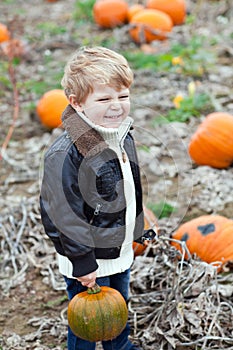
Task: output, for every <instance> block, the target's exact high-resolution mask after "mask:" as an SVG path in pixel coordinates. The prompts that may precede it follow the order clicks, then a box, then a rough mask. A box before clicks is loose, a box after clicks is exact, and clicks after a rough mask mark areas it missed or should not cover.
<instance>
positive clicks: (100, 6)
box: [93, 0, 128, 28]
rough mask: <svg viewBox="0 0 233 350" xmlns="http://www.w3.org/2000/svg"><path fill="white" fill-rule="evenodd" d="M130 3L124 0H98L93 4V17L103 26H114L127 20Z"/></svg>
mask: <svg viewBox="0 0 233 350" xmlns="http://www.w3.org/2000/svg"><path fill="white" fill-rule="evenodd" d="M127 16H128V4H127V2H126V1H124V0H97V1H96V2H95V4H94V6H93V17H94V21H95V23H96V24H98V25H99V26H100V27H102V28H114V27H116V26H120V25H122V24H124V23H125V22H126V21H127Z"/></svg>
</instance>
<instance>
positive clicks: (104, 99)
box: [98, 97, 109, 102]
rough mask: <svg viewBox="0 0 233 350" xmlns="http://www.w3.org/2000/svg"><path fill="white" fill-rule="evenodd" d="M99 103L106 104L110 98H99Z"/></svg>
mask: <svg viewBox="0 0 233 350" xmlns="http://www.w3.org/2000/svg"><path fill="white" fill-rule="evenodd" d="M98 101H99V102H106V101H109V98H108V97H105V98H99V99H98Z"/></svg>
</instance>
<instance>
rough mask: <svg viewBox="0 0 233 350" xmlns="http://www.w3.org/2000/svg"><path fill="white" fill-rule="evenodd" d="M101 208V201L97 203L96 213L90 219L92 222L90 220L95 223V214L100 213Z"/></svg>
mask: <svg viewBox="0 0 233 350" xmlns="http://www.w3.org/2000/svg"><path fill="white" fill-rule="evenodd" d="M100 208H101V204H100V203H97V204H96V207H95V211H94V214H93V216H92V218H91V220H90V222H89V223H90V224H92V223H93V221H94V218H95V216H97V215H99V212H100Z"/></svg>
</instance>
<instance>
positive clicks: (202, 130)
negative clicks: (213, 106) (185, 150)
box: [189, 112, 233, 169]
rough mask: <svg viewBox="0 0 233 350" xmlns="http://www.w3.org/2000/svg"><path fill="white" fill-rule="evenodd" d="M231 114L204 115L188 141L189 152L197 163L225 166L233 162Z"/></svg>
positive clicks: (215, 166)
mask: <svg viewBox="0 0 233 350" xmlns="http://www.w3.org/2000/svg"><path fill="white" fill-rule="evenodd" d="M232 135H233V115H231V114H229V113H224V112H214V113H211V114H209V115H207V116H206V118H205V119H204V121H203V122H202V123H201V124H200V125H199V126H198V128H197V130H196V132H195V133H194V134H193V135H192V137H191V139H190V142H189V154H190V156H191V158H192V159H193V161H194V162H195V163H196V164H198V165H208V166H211V167H214V168H219V169H221V168H226V167H228V166H230V165H231V163H232V162H233V138H232Z"/></svg>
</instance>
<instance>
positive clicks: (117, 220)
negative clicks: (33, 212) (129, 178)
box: [40, 107, 144, 277]
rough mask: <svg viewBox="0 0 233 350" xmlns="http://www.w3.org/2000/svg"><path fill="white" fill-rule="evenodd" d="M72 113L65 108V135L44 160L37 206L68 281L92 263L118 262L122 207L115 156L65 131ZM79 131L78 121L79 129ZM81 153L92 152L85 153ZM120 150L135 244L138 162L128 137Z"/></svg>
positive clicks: (87, 136)
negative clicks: (130, 191)
mask: <svg viewBox="0 0 233 350" xmlns="http://www.w3.org/2000/svg"><path fill="white" fill-rule="evenodd" d="M73 113H74V111H73V109H72V108H71V107H68V109H67V110H66V113H65V116H67V115H68V117H69V116H71V120H69V119H68V122H67V123H65V125H66V129H67V131H68V132H67V131H65V132H64V133H63V134H62V135H61V136H60V137H59V138H58V139H57V140H56V141H55V143H54V144H53V145H52V146H51V147H50V149H49V150H48V151H47V153H46V155H45V160H44V175H43V180H42V185H41V195H40V205H41V218H42V223H43V226H44V229H45V232H46V233H47V235H48V236H49V237H50V239H51V240H52V241H53V243H54V246H55V248H56V250H57V252H58V253H59V254H61V255H65V256H67V257H68V258H69V260H70V261H71V262H72V265H73V276H74V277H78V276H83V275H86V274H88V273H90V272H92V271H94V270H96V269H97V267H98V265H97V263H96V259H97V258H99V259H114V258H117V257H119V255H120V250H121V245H122V243H123V241H124V238H125V226H124V225H125V213H126V203H125V196H124V188H123V181H121V180H122V172H121V167H120V163H119V159H118V157H117V155H116V153H115V152H114V151H113V150H111V149H109V148H108V147H107V146H106V144H105V143H104V142H103V144H102V146H101V149H100V147H99V146H98V147H97V144H98V145H99V144H100V140H99V139H98V141H97V140H96V137H95V136H96V135H94V134H93V131H92V130H88V131H85V132H82V133H81V134H80V135H81V136H80V135H79V137H77V135H76V136H75V137H74V134H75V133H74V132H73V131H70V129H69V123H71V125H72V116H73ZM75 118H77V115H76V116H75ZM83 126H84V125H83V124H82V121H79V127H80V129H82V127H83ZM84 127H86V126H84ZM80 129H79V131H80ZM75 138H76V140H75ZM102 141H103V140H102ZM90 142H91V143H92V144H91V145H90ZM87 149H89V150H90V149H91V150H92V152H91V153H87V152H86V151H87ZM124 149H125V151H126V153H127V155H128V158H129V161H130V166H131V170H132V174H133V179H134V183H135V196H136V203H137V204H136V223H135V230H134V239H135V240H136V239H138V238H139V237H141V236H142V235H143V227H144V218H143V207H142V187H141V181H140V172H139V166H138V159H137V155H136V150H135V145H134V141H133V138H132V136H131V134H128V135H127V136H126V138H125V142H124ZM93 150H94V151H93ZM85 152H86V154H85Z"/></svg>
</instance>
